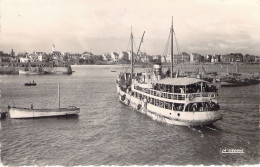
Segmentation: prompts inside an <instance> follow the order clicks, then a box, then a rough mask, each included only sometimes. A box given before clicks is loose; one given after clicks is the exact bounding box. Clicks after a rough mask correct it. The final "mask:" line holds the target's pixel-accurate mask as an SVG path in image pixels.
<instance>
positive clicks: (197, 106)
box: [132, 92, 220, 111]
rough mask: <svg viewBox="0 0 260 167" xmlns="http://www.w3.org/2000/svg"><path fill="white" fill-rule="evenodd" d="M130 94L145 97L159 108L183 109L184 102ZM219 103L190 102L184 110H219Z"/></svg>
mask: <svg viewBox="0 0 260 167" xmlns="http://www.w3.org/2000/svg"><path fill="white" fill-rule="evenodd" d="M132 95H134V96H135V97H136V98H138V99H140V100H144V99H146V101H147V103H150V104H152V105H155V106H159V107H161V108H165V109H169V110H174V111H183V109H184V104H183V103H171V102H164V101H161V100H158V99H154V98H151V97H147V96H145V95H141V94H138V93H136V92H135V93H134V92H132ZM219 108H220V107H219V105H218V104H216V103H214V102H212V101H211V100H210V101H209V102H198V103H190V104H188V105H187V106H186V107H185V110H184V111H216V110H219Z"/></svg>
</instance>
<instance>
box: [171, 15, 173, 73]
mask: <svg viewBox="0 0 260 167" xmlns="http://www.w3.org/2000/svg"><path fill="white" fill-rule="evenodd" d="M171 78H173V17H172V26H171Z"/></svg>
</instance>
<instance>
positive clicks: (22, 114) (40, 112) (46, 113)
mask: <svg viewBox="0 0 260 167" xmlns="http://www.w3.org/2000/svg"><path fill="white" fill-rule="evenodd" d="M79 112H80V109H79V108H78V107H70V108H58V109H28V108H16V107H11V108H9V116H10V118H13V119H19V118H40V117H57V116H67V115H76V114H78V113H79Z"/></svg>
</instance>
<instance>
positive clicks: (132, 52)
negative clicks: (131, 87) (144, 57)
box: [131, 27, 134, 78]
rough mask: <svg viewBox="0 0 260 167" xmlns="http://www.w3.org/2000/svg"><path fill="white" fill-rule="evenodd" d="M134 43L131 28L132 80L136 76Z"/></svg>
mask: <svg viewBox="0 0 260 167" xmlns="http://www.w3.org/2000/svg"><path fill="white" fill-rule="evenodd" d="M133 43H134V37H133V33H132V27H131V78H133V75H134V51H133V50H134V49H133Z"/></svg>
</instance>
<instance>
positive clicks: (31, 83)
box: [24, 80, 36, 86]
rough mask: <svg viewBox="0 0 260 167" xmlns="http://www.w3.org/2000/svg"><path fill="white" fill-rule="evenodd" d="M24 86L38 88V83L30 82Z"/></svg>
mask: <svg viewBox="0 0 260 167" xmlns="http://www.w3.org/2000/svg"><path fill="white" fill-rule="evenodd" d="M24 86H36V82H34V80H33V82H28V83H25V84H24Z"/></svg>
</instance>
